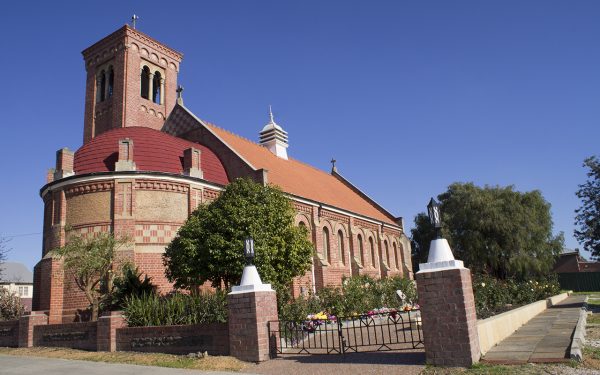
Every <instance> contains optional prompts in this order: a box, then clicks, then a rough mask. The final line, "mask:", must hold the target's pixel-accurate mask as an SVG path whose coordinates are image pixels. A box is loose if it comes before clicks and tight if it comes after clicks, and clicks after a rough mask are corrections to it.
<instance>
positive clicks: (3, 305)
mask: <svg viewBox="0 0 600 375" xmlns="http://www.w3.org/2000/svg"><path fill="white" fill-rule="evenodd" d="M24 312H25V307H23V304H22V303H21V298H19V296H18V295H17V294H15V293H12V292H9V291H8V290H6V289H4V288H2V287H0V321H4V320H15V319H19V318H20V317H21V315H23V313H24Z"/></svg>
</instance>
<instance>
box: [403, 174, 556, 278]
mask: <svg viewBox="0 0 600 375" xmlns="http://www.w3.org/2000/svg"><path fill="white" fill-rule="evenodd" d="M438 199H439V201H440V203H441V211H442V218H443V223H442V224H443V228H442V233H443V235H444V237H445V238H446V239H448V242H449V243H450V246H451V248H452V251H453V252H454V255H455V256H456V258H457V259H461V260H463V261H464V262H465V264H466V265H467V266H468V267H469V268H471V269H472V270H473V271H475V272H485V273H490V274H492V275H494V276H495V277H498V278H501V279H504V278H507V277H526V276H529V275H532V274H543V273H546V272H548V271H549V270H550V269H551V267H552V265H553V264H554V259H555V257H556V256H557V255H558V254H559V253H560V251H561V250H562V248H563V242H564V239H563V235H562V233H560V234H558V235H557V236H554V235H553V234H552V225H553V224H552V217H551V214H550V204H549V203H548V202H546V200H545V199H544V197H543V196H542V194H541V193H540V192H539V191H537V190H535V191H531V192H525V193H521V192H518V191H515V190H514V188H513V187H512V186H508V187H498V186H496V187H490V186H485V187H483V188H481V187H478V186H475V185H474V184H472V183H454V184H452V185H450V186H449V187H448V190H447V191H446V192H444V193H442V194H440V195H439V196H438ZM411 232H412V240H413V245H414V249H415V253H414V258H415V260H416V261H420V262H423V261H425V259H426V258H427V255H426V253H427V252H428V249H429V243H430V242H431V240H432V239H433V238H434V231H433V229H432V228H431V225H430V224H429V221H428V220H427V217H426V215H425V214H419V215H417V217H416V218H415V228H414V229H412V231H411Z"/></svg>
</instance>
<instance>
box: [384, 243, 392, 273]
mask: <svg viewBox="0 0 600 375" xmlns="http://www.w3.org/2000/svg"><path fill="white" fill-rule="evenodd" d="M383 251H385V261H386V263H387V266H388V267H390V266H391V264H390V248H389V247H388V243H387V240H385V241H383Z"/></svg>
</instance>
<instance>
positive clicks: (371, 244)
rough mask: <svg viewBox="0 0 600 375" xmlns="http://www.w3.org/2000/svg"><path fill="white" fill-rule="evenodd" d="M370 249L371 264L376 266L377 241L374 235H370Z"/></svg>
mask: <svg viewBox="0 0 600 375" xmlns="http://www.w3.org/2000/svg"><path fill="white" fill-rule="evenodd" d="M369 250H370V252H371V266H373V267H375V243H374V242H373V237H369Z"/></svg>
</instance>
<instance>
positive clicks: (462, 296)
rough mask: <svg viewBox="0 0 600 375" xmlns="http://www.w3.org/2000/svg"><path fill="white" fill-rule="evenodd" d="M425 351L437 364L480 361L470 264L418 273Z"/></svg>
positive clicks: (458, 364)
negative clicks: (467, 266)
mask: <svg viewBox="0 0 600 375" xmlns="http://www.w3.org/2000/svg"><path fill="white" fill-rule="evenodd" d="M416 280H417V290H418V293H419V304H420V305H421V319H422V322H423V336H424V339H425V354H426V358H427V363H429V364H432V365H436V366H470V365H472V364H473V363H476V362H478V361H479V357H480V350H479V337H478V335H477V316H476V315H475V300H474V298H473V285H472V284H471V271H470V270H469V269H467V268H455V269H446V270H441V271H431V272H419V273H417V275H416Z"/></svg>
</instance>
